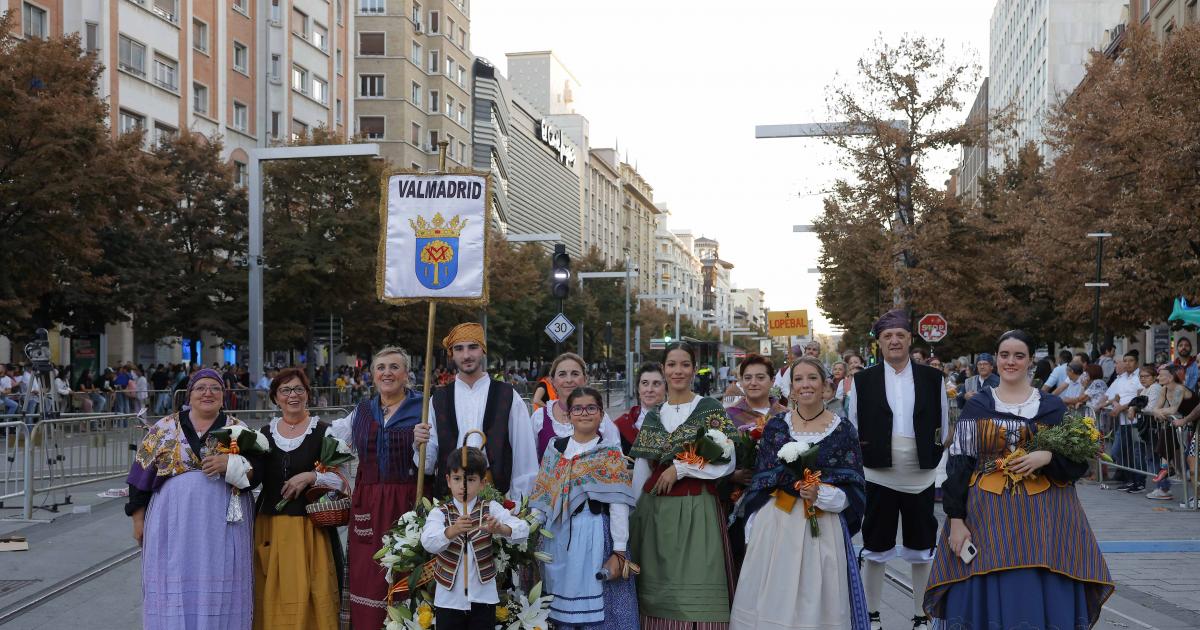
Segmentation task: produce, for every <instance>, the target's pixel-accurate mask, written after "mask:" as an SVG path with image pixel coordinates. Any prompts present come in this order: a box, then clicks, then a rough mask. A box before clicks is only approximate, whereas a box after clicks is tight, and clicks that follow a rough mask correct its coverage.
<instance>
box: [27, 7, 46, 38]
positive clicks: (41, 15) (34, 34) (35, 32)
mask: <svg viewBox="0 0 1200 630" xmlns="http://www.w3.org/2000/svg"><path fill="white" fill-rule="evenodd" d="M21 17H22V18H23V21H24V25H25V28H24V33H25V37H27V38H38V39H45V38H46V33H47V31H46V10H45V9H43V8H41V7H35V6H33V5H32V4H29V3H28V2H26V3H25V4H24V5H23V7H22V12H21Z"/></svg>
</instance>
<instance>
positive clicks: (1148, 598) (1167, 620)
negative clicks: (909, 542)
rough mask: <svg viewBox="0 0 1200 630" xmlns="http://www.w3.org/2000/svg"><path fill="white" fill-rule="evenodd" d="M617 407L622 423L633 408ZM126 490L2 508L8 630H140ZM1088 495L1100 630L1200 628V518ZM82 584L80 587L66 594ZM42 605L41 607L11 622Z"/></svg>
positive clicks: (1086, 488)
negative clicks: (75, 627)
mask: <svg viewBox="0 0 1200 630" xmlns="http://www.w3.org/2000/svg"><path fill="white" fill-rule="evenodd" d="M613 402H614V405H613V406H612V407H611V409H613V414H612V415H614V416H615V415H617V413H618V412H619V410H620V409H621V408H622V407H623V405H618V404H616V403H617V402H618V401H617V400H614V401H613ZM119 487H121V483H120V482H119V481H118V480H109V481H103V482H98V483H95V484H91V485H86V486H80V487H78V488H74V489H72V490H71V498H72V505H69V506H62V507H61V508H60V510H61V511H60V512H57V513H55V512H50V511H47V510H44V509H38V510H35V513H34V517H35V519H41V520H42V521H43V522H35V523H27V522H21V521H18V520H15V519H16V517H17V516H19V514H18V513H17V510H15V509H11V508H8V507H6V508H4V509H0V533H19V534H22V535H25V536H27V537H28V538H29V542H30V550H29V551H27V552H8V553H0V576H2V578H3V579H0V626H3V627H5V628H14V629H29V630H33V629H43V628H45V629H49V628H62V627H64V626H68V625H70V624H74V623H79V621H80V619H81V618H85V619H86V620H87V623H88V626H89V627H92V628H96V629H97V630H104V629H113V630H117V629H126V628H136V627H138V625H139V624H140V619H141V592H140V590H141V589H140V582H139V581H140V570H141V559H140V556H137V555H131V554H132V552H134V551H135V546H134V545H133V543H132V539H131V538H130V536H129V531H130V526H129V520H128V518H127V517H126V516H125V514H124V512H123V510H122V506H123V504H124V499H123V498H102V497H98V496H97V494H98V493H100V492H102V491H104V490H106V489H110V488H119ZM1079 496H1080V500H1081V501H1082V502H1083V504H1084V507H1085V508H1086V510H1087V512H1088V515H1089V518H1090V520H1091V523H1092V528H1093V530H1094V531H1095V533H1096V536H1097V538H1098V539H1099V540H1100V541H1101V545H1102V547H1103V548H1104V550H1105V557H1106V558H1107V560H1108V563H1109V568H1110V570H1111V571H1112V574H1113V578H1114V579H1115V580H1116V581H1117V584H1118V587H1117V592H1116V594H1115V595H1114V596H1113V597H1112V599H1110V600H1109V602H1108V603H1107V605H1106V607H1105V611H1104V614H1103V616H1102V618H1101V621H1100V624H1099V625H1098V626H1097V627H1100V628H1141V629H1145V630H1153V629H1157V630H1183V629H1185V628H1187V629H1192V628H1197V627H1200V599H1197V598H1196V596H1195V595H1196V593H1200V513H1197V512H1194V511H1186V510H1181V509H1179V508H1178V507H1177V504H1176V503H1172V504H1169V505H1164V504H1162V503H1157V502H1151V501H1148V500H1146V499H1145V498H1143V497H1141V496H1139V495H1127V494H1124V493H1121V492H1116V491H1112V490H1102V489H1101V488H1100V486H1099V485H1098V484H1095V483H1092V482H1082V483H1081V484H1080V485H1079ZM58 498H60V499H61V496H60V497H58ZM40 503H41V502H40V500H39V501H38V502H35V504H40ZM72 510H80V511H79V513H74V512H73V511H72ZM1147 548H1152V549H1153V550H1148V549H1147ZM93 573H94V576H93V577H90V578H88V576H89V575H92V574H93ZM889 578H890V579H889V581H888V586H887V587H886V588H885V596H884V601H885V608H884V610H883V611H881V612H882V613H883V620H884V623H885V627H886V628H901V629H902V628H907V627H908V626H909V624H910V621H909V619H910V618H911V617H912V608H911V598H910V596H909V595H908V593H907V592H905V591H904V590H903V589H904V588H905V587H906V586H907V585H908V582H909V577H908V567H907V565H905V564H904V563H900V562H895V563H893V566H892V567H891V568H890V571H889ZM75 581H79V582H78V585H76V586H74V587H72V588H69V589H67V590H62V591H61V592H58V589H60V588H63V587H64V585H67V584H70V583H73V582H75ZM43 598H44V599H43ZM35 600H37V601H39V605H37V606H35V607H32V608H30V609H28V610H26V611H24V612H21V613H19V614H16V615H14V616H8V615H10V613H12V612H13V610H14V607H16V606H20V605H22V604H25V603H28V602H31V601H35Z"/></svg>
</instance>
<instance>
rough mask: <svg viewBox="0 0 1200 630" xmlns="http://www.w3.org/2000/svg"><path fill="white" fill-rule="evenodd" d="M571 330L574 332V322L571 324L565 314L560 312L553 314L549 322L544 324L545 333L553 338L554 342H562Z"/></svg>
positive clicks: (569, 334)
mask: <svg viewBox="0 0 1200 630" xmlns="http://www.w3.org/2000/svg"><path fill="white" fill-rule="evenodd" d="M573 332H575V324H572V323H571V320H569V319H567V316H566V315H563V314H562V313H559V314H558V315H555V316H554V319H552V320H550V323H549V324H546V334H547V335H549V336H550V338H551V339H553V340H554V343H562V342H563V340H564V339H566V338H567V337H570V336H571V333H573Z"/></svg>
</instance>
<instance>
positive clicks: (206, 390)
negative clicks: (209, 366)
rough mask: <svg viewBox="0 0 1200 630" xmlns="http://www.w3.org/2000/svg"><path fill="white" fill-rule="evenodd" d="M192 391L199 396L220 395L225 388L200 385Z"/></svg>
mask: <svg viewBox="0 0 1200 630" xmlns="http://www.w3.org/2000/svg"><path fill="white" fill-rule="evenodd" d="M192 391H194V392H199V393H201V394H220V393H222V392H224V391H225V388H224V387H220V386H217V385H201V386H200V387H193V388H192Z"/></svg>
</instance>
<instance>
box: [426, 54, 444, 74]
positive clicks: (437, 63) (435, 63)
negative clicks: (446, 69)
mask: <svg viewBox="0 0 1200 630" xmlns="http://www.w3.org/2000/svg"><path fill="white" fill-rule="evenodd" d="M439 68H441V53H440V52H439V51H436V50H431V51H429V72H430V73H432V74H437V73H438V72H439Z"/></svg>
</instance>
